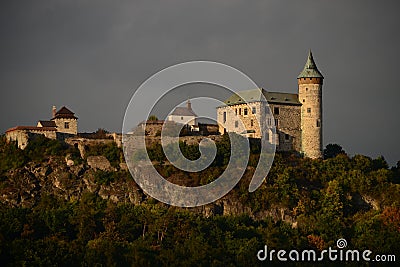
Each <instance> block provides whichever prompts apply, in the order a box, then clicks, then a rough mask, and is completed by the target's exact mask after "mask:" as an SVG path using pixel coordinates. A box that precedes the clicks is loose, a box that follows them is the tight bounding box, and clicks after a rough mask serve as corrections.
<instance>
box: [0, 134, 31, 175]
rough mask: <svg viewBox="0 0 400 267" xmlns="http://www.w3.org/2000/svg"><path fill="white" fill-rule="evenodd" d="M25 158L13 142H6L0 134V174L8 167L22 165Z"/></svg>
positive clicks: (14, 167) (8, 168) (12, 167)
mask: <svg viewBox="0 0 400 267" xmlns="http://www.w3.org/2000/svg"><path fill="white" fill-rule="evenodd" d="M26 161H27V159H26V156H25V155H24V153H23V151H22V150H21V149H19V148H18V147H17V144H16V143H14V142H7V141H6V138H5V136H0V175H1V174H2V173H4V172H6V171H8V170H10V169H16V168H20V167H22V166H23V165H24V164H25V163H26Z"/></svg>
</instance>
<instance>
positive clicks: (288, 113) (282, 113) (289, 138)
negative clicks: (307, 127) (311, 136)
mask: <svg viewBox="0 0 400 267" xmlns="http://www.w3.org/2000/svg"><path fill="white" fill-rule="evenodd" d="M269 106H270V109H271V111H272V112H274V109H275V108H279V114H273V116H274V119H275V121H277V122H278V125H275V126H276V132H277V134H278V136H279V143H278V144H277V146H276V150H277V151H291V150H296V151H300V149H301V106H296V105H282V104H269ZM267 123H268V122H267Z"/></svg>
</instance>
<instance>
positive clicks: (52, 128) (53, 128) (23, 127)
mask: <svg viewBox="0 0 400 267" xmlns="http://www.w3.org/2000/svg"><path fill="white" fill-rule="evenodd" d="M17 130H24V131H57V129H56V128H55V127H35V126H16V127H13V128H10V129H8V130H7V131H6V133H8V132H12V131H17Z"/></svg>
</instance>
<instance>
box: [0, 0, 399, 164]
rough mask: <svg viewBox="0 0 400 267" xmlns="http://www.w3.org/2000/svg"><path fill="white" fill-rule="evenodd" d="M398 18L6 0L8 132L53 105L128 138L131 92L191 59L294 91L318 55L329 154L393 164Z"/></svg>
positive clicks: (2, 50)
mask: <svg viewBox="0 0 400 267" xmlns="http://www.w3.org/2000/svg"><path fill="white" fill-rule="evenodd" d="M398 10H399V5H398V4H397V2H396V1H381V2H377V1H238V0H237V1H228V0H226V1H50V0H49V1H29V2H28V1H25V2H22V1H2V2H1V4H0V36H1V42H0V87H1V93H2V94H1V95H2V97H1V105H0V111H1V113H2V119H1V121H0V131H1V132H4V131H5V130H6V129H7V128H9V127H11V126H15V125H21V124H28V125H32V124H35V123H36V121H37V120H38V119H47V118H48V117H49V115H50V109H51V106H52V105H57V106H61V105H67V106H68V107H70V108H71V109H72V110H73V111H75V112H76V113H77V116H78V117H79V127H80V131H93V130H95V129H97V128H99V127H104V128H107V129H109V130H112V131H120V129H121V127H122V119H123V115H124V110H125V107H126V105H127V104H128V101H129V98H130V97H131V96H132V94H133V92H134V89H136V88H137V87H138V86H139V85H140V84H141V83H142V82H143V81H144V80H145V79H147V78H148V77H149V76H151V75H152V74H154V73H155V72H157V71H159V70H161V69H163V68H165V67H167V66H170V65H173V64H176V63H180V62H185V61H189V60H212V61H218V62H222V63H225V64H228V65H231V66H233V67H235V68H237V69H240V70H241V71H243V72H245V73H246V74H247V75H249V76H250V77H251V78H252V79H253V80H254V81H255V82H256V83H257V84H259V85H260V86H262V87H264V88H266V89H267V90H272V91H282V92H296V90H297V85H296V77H297V75H298V73H299V72H300V70H301V69H302V67H303V66H304V63H305V60H306V56H307V51H308V49H310V48H311V49H312V50H313V52H314V58H315V60H316V63H317V65H318V67H319V68H320V70H321V72H322V73H323V74H324V75H325V78H326V79H325V84H324V88H323V93H324V144H327V143H332V142H337V143H339V144H341V145H342V146H343V147H344V148H345V149H346V150H347V151H348V152H350V153H362V154H367V155H370V156H373V157H375V156H377V155H380V154H383V155H384V156H385V157H386V158H387V159H389V161H390V163H391V164H394V163H395V162H396V161H397V160H400V152H399V145H398V141H397V136H398V132H399V131H400V129H399V128H400V126H399V120H398V114H399V113H400V112H399V111H400V108H399V105H398V99H399V98H400V90H399V84H400V83H399V82H400V78H399V77H400V76H399V75H398V74H397V68H398V62H399V59H400V57H399V52H398V47H400V40H399V36H398V33H397V31H398V26H399V22H400V19H399V16H398V14H397V13H398ZM195 108H196V110H197V111H198V112H199V113H201V112H202V109H201V108H200V107H195ZM209 110H210V108H204V110H203V111H204V112H209Z"/></svg>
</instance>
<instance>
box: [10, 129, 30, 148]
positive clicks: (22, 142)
mask: <svg viewBox="0 0 400 267" xmlns="http://www.w3.org/2000/svg"><path fill="white" fill-rule="evenodd" d="M6 138H7V140H8V141H15V142H17V145H18V147H19V148H20V149H25V147H26V146H27V145H28V141H29V140H28V133H27V132H26V131H25V130H14V131H10V132H6Z"/></svg>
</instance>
